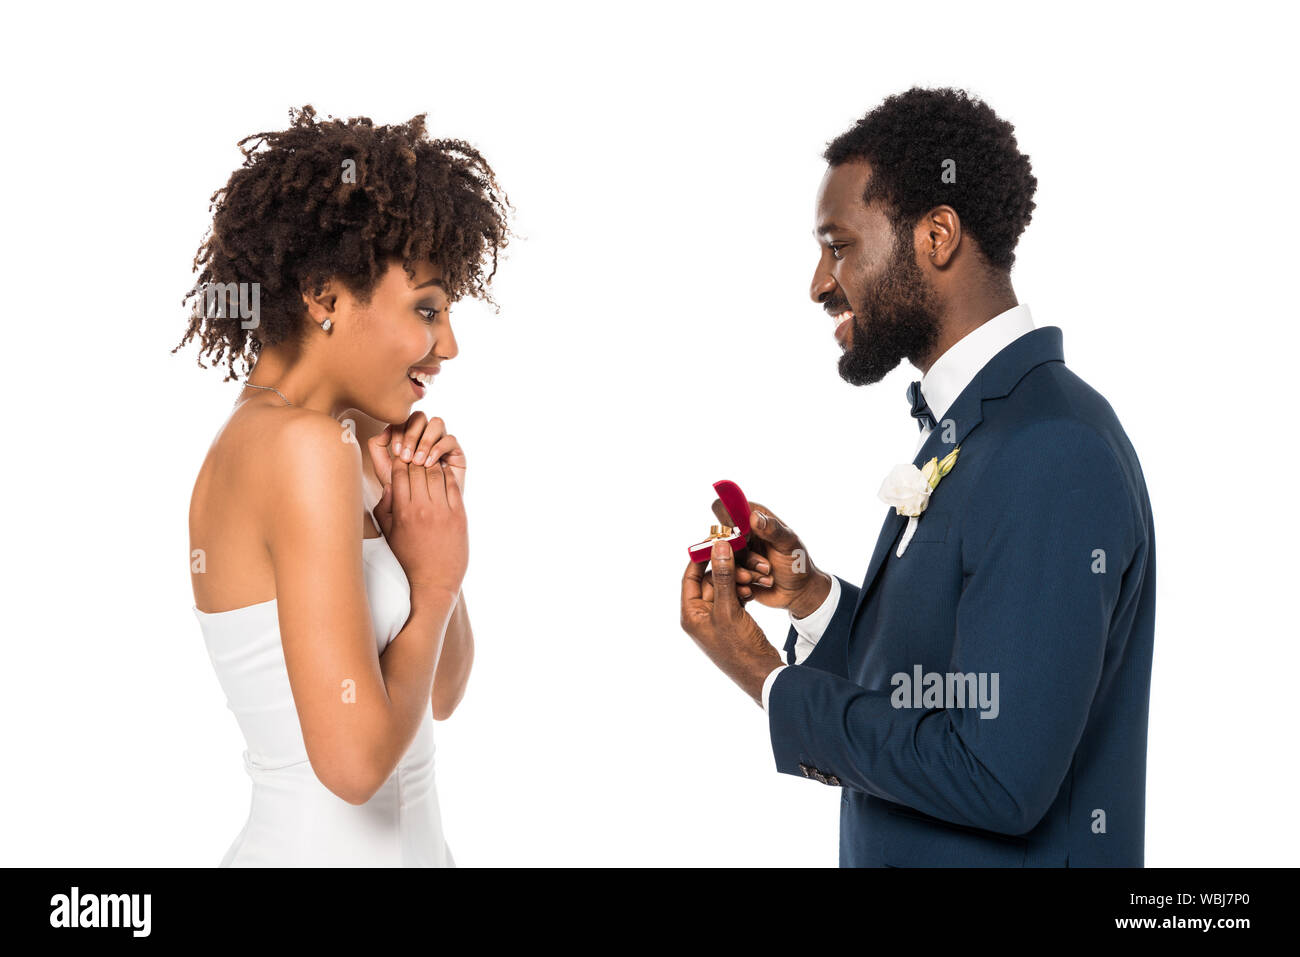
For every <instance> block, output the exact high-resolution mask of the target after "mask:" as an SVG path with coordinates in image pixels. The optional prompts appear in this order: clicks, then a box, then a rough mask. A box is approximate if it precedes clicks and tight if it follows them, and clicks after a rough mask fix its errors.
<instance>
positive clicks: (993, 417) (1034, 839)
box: [768, 326, 1156, 867]
mask: <svg viewBox="0 0 1300 957" xmlns="http://www.w3.org/2000/svg"><path fill="white" fill-rule="evenodd" d="M954 445H959V446H960V450H959V452H958V454H957V462H956V464H955V466H954V467H953V469H952V471H951V472H949V473H948V474H947V475H946V476H944V477H943V479H942V480H941V481H940V483H939V485H938V487H937V488H935V490H934V492H933V493H932V495H931V497H930V501H929V505H928V507H927V509H926V510H925V512H923V513H922V515H921V517H920V519H919V523H918V525H917V527H916V531H915V533H914V535H913V538H912V540H911V542H910V543H909V544H908V546H907V548H906V550H905V551H904V553H903V555H902V557H901V558H900V557H898V556H897V555H896V554H895V550H896V548H897V545H898V542H899V540H900V535H901V533H902V531H903V530H904V528H905V527H906V526H907V519H906V518H905V517H902V516H899V515H897V514H896V512H895V510H894V509H893V508H892V507H891V508H890V509H889V513H888V515H887V516H886V518H885V522H884V525H883V527H882V528H881V530H880V537H879V539H878V540H877V542H876V548H875V552H874V554H873V555H872V556H871V562H870V564H869V566H868V568H867V575H866V579H865V580H864V581H863V583H862V585H861V587H858V586H855V585H853V584H850V583H849V582H847V581H844V580H843V579H840V587H841V589H842V591H841V595H840V603H839V605H838V606H837V608H836V611H835V615H834V618H833V619H832V620H831V623H830V625H829V627H828V628H827V629H826V632H825V633H824V634H823V635H822V637H821V638H820V639H819V640H818V642H817V644H816V646H815V647H814V648H813V650H812V651H811V652H810V653H809V655H808V657H807V658H806V660H805V661H804V662H803V663H802V664H800V665H797V666H795V667H790V668H785V669H783V670H782V671H781V673H780V674H778V675H777V677H776V678H775V680H774V681H773V683H772V687H771V691H770V697H769V700H768V716H769V717H768V723H769V729H770V731H771V738H772V750H773V754H774V756H775V758H776V767H777V770H779V771H782V772H784V773H787V774H796V775H800V776H807V777H812V778H816V779H817V780H820V781H823V782H824V783H828V784H831V785H833V786H838V787H840V788H842V796H841V803H840V854H839V859H840V865H841V866H891V865H892V866H1009V867H1022V866H1049V867H1050V866H1068V867H1080V866H1141V865H1142V863H1143V831H1144V814H1145V791H1146V742H1147V702H1148V697H1149V692H1150V682H1151V649H1152V640H1153V635H1154V629H1155V605H1156V592H1155V587H1156V552H1155V531H1154V527H1153V525H1152V518H1151V504H1150V501H1149V499H1148V498H1147V490H1146V483H1145V480H1144V479H1143V476H1142V469H1141V467H1140V466H1139V464H1138V458H1137V455H1136V454H1135V453H1134V451H1133V447H1132V446H1131V445H1130V444H1129V441H1128V437H1127V436H1126V435H1125V434H1124V430H1123V429H1122V428H1121V427H1120V423H1119V420H1118V419H1117V418H1116V417H1115V413H1114V411H1113V410H1112V409H1111V407H1110V404H1109V403H1108V402H1107V401H1106V400H1105V399H1104V398H1103V397H1102V396H1101V395H1100V394H1099V393H1098V392H1097V391H1096V390H1094V389H1093V388H1092V387H1090V386H1089V385H1088V384H1087V383H1086V382H1084V381H1083V380H1082V379H1080V378H1079V377H1078V376H1076V375H1075V374H1074V373H1073V372H1071V371H1070V370H1069V369H1067V368H1066V366H1065V359H1064V353H1063V351H1062V346H1061V330H1060V329H1059V328H1057V327H1056V326H1045V327H1040V328H1038V329H1034V330H1033V331H1031V332H1028V333H1026V334H1025V335H1023V336H1021V337H1020V338H1019V339H1016V340H1015V341H1014V342H1012V343H1011V344H1010V345H1008V346H1007V347H1006V348H1004V349H1003V350H1002V351H1001V352H999V353H998V354H997V355H996V356H994V357H993V358H992V359H991V360H989V362H988V364H987V365H985V366H984V368H983V369H982V370H981V371H980V372H979V373H978V374H977V375H976V377H975V378H974V379H973V380H972V381H971V382H970V384H969V385H968V386H967V387H966V389H965V390H964V391H963V392H962V393H961V395H959V396H958V397H957V399H956V400H955V401H954V402H953V404H952V407H951V408H950V409H948V410H947V412H946V413H945V415H944V418H943V420H942V421H941V422H940V423H939V425H938V427H937V428H936V429H935V430H934V431H933V432H932V433H931V434H930V436H929V437H928V438H927V440H926V442H925V445H924V446H923V447H922V448H921V451H920V452H919V453H918V454H917V456H916V458H915V460H914V463H913V464H915V465H917V466H922V465H924V463H925V462H927V461H929V459H931V458H932V457H935V456H937V457H938V458H940V459H942V458H943V457H944V456H945V455H946V454H948V453H949V452H950V451H952V448H953V446H954ZM868 491H870V489H869V488H867V487H866V486H864V488H863V493H864V494H865V493H867V492H868ZM795 637H796V636H795V632H794V629H793V628H791V629H790V634H789V637H788V639H787V641H786V654H787V660H789V661H790V662H791V663H793V661H794V652H793V649H794V644H795ZM918 666H919V673H920V674H921V675H925V674H926V673H937V674H939V675H941V676H944V677H943V681H944V684H945V686H946V685H948V683H949V682H948V679H947V675H949V674H952V675H963V676H964V675H975V676H978V675H980V674H983V675H984V676H985V681H986V685H985V688H986V690H988V691H991V690H992V689H993V683H992V682H993V679H992V676H993V675H994V674H996V675H997V686H996V687H997V692H998V693H997V709H996V712H997V713H996V716H995V717H992V716H990V717H982V716H981V715H982V714H985V715H991V714H992V712H993V710H994V709H993V708H992V707H981V706H979V705H978V704H977V702H975V701H972V700H969V699H968V700H967V701H966V702H965V703H964V706H963V703H962V702H961V701H960V700H957V699H954V698H945V697H942V696H936V697H930V698H928V699H921V698H916V697H913V696H912V695H913V694H914V693H913V692H910V691H908V689H907V688H906V687H905V686H903V685H902V684H901V682H900V681H899V679H897V678H895V676H896V675H899V674H905V675H907V676H908V677H909V679H911V678H913V677H914V676H916V675H917V674H918ZM965 680H966V681H968V682H969V680H970V679H969V678H967V679H965ZM976 680H978V678H977V679H976ZM929 682H930V684H933V683H934V680H933V679H929ZM921 684H922V685H925V684H926V681H922V682H921ZM952 687H953V690H954V691H955V690H956V683H955V682H954V683H953V684H952ZM971 687H972V685H970V684H966V685H965V688H967V689H969V688H971ZM942 690H943V689H940V691H939V692H935V694H936V695H939V693H940V692H941V691H942ZM915 693H916V694H919V692H915ZM896 704H902V705H905V706H903V707H896V706H895V705H896Z"/></svg>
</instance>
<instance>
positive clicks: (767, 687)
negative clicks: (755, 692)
mask: <svg viewBox="0 0 1300 957" xmlns="http://www.w3.org/2000/svg"><path fill="white" fill-rule="evenodd" d="M789 667H790V666H789V665H778V666H777V667H775V668H773V669H772V670H771V671H770V672H769V673H768V676H767V677H766V678H764V679H763V713H764V714H766V713H767V699H768V698H770V697H771V696H772V682H773V681H775V680H776V676H777V675H779V674H780V673H781V669H782V668H789Z"/></svg>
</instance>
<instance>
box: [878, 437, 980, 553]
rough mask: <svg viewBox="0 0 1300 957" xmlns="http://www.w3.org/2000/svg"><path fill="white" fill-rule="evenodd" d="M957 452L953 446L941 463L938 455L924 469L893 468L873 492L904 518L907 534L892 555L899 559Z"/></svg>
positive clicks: (905, 465) (954, 459)
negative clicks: (877, 491) (932, 493)
mask: <svg viewBox="0 0 1300 957" xmlns="http://www.w3.org/2000/svg"><path fill="white" fill-rule="evenodd" d="M960 449H961V446H960V445H959V446H957V447H956V448H955V449H953V450H952V451H951V452H949V453H948V454H947V455H945V456H944V457H943V461H940V460H939V458H938V456H936V457H934V458H932V459H930V461H928V462H926V463H925V467H924V468H919V469H918V468H917V467H916V466H915V465H912V464H911V463H910V462H905V463H903V464H902V465H895V466H894V467H893V468H892V469H890V471H889V474H888V475H886V476H885V481H884V482H882V483H881V485H880V491H879V493H877V494H878V495H879V496H880V500H881V501H882V502H884V503H885V504H886V505H892V506H894V508H895V509H896V510H897V511H898V514H899V515H906V516H908V522H907V531H906V532H904V533H903V540H902V541H900V542H899V543H898V551H897V552H896V553H895V554H896V555H897V556H898V557H899V558H902V557H903V552H904V551H906V550H907V543H908V542H910V541H911V540H912V533H913V532H915V531H916V524H917V521H918V519H919V518H920V515H921V513H922V512H924V511H925V510H926V508H927V507H928V506H929V504H930V493H931V492H933V491H934V490H935V488H937V487H938V485H939V480H940V479H941V478H943V477H944V476H945V475H947V474H948V473H949V472H951V471H952V467H953V466H954V465H956V464H957V452H958V451H959V450H960Z"/></svg>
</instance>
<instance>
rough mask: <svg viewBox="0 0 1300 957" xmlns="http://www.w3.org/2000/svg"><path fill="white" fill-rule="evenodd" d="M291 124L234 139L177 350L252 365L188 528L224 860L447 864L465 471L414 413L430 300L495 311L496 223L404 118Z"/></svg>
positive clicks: (482, 183)
mask: <svg viewBox="0 0 1300 957" xmlns="http://www.w3.org/2000/svg"><path fill="white" fill-rule="evenodd" d="M290 117H291V120H292V123H291V126H290V128H289V129H287V130H284V131H281V132H273V133H259V134H256V135H255V136H250V137H246V138H245V139H244V140H241V141H240V144H239V145H240V149H241V151H242V152H243V153H244V157H245V159H244V165H243V167H242V168H240V169H238V170H236V171H235V172H234V173H233V174H232V175H231V177H230V181H229V183H228V184H227V185H226V187H225V188H224V189H223V190H219V191H218V192H217V193H216V194H214V196H213V200H214V204H215V205H214V207H213V208H214V209H215V210H216V212H215V215H214V218H213V222H212V227H211V231H210V234H209V235H208V236H207V237H205V239H204V242H203V243H202V244H201V245H200V247H199V252H198V255H197V256H196V257H195V262H194V264H195V268H196V270H199V269H201V273H200V276H199V280H198V282H197V283H196V285H195V287H194V288H193V289H191V290H190V293H189V295H188V296H187V301H188V300H191V299H192V300H193V301H194V305H193V308H192V312H191V316H190V325H189V329H188V331H187V333H186V335H185V336H184V338H183V339H182V340H181V342H180V344H179V345H178V346H177V347H176V348H177V349H179V348H181V346H183V345H185V344H186V343H187V342H188V341H189V340H190V339H191V338H197V339H198V341H199V344H200V346H201V349H200V354H199V360H198V361H199V365H200V366H201V367H203V356H205V355H207V356H213V357H214V358H215V360H216V361H217V362H220V361H222V360H223V359H225V360H226V361H227V362H228V363H229V365H230V373H229V374H228V375H227V376H226V379H227V380H229V379H232V378H236V372H235V364H236V360H242V362H243V363H244V364H245V366H246V367H249V366H251V372H249V373H248V375H247V381H246V383H245V385H244V386H243V388H242V389H241V391H240V393H239V395H238V396H237V397H236V401H235V406H234V409H233V411H232V412H231V414H230V417H229V419H228V420H227V421H226V423H225V424H224V425H223V426H222V428H221V430H220V431H219V432H218V433H217V436H216V438H215V440H214V441H213V443H212V447H211V449H210V450H209V452H208V455H207V457H206V459H205V460H204V462H203V466H202V468H201V469H200V470H199V475H198V479H197V481H196V482H195V485H194V493H193V497H192V499H191V504H190V517H189V522H190V541H191V550H192V551H191V558H192V565H191V567H192V571H193V575H192V578H193V586H194V599H195V606H194V612H195V615H196V616H197V618H198V621H199V625H200V628H201V630H202V633H203V637H204V641H205V642H206V644H207V649H208V653H209V655H210V657H211V659H212V663H213V666H214V667H215V669H216V672H217V677H218V679H219V680H220V682H221V686H222V689H223V690H224V692H225V694H226V698H227V703H228V707H229V708H230V709H231V710H232V711H233V712H234V713H235V717H236V718H237V719H238V721H239V725H240V729H241V730H242V732H243V734H244V738H245V742H246V744H247V749H246V750H245V752H244V765H245V768H246V770H247V772H248V774H249V776H250V777H251V778H252V781H253V793H252V806H251V809H250V812H249V816H248V820H247V823H246V824H245V826H244V828H243V830H242V831H241V832H240V834H239V835H238V836H237V837H236V838H235V840H234V842H233V843H232V844H231V846H230V849H229V850H228V851H227V853H226V855H225V857H224V858H223V859H222V861H221V866H223V867H224V866H295V865H297V866H303V865H307V866H322V865H323V866H330V865H358V866H416V867H418V866H454V864H455V862H454V860H453V858H452V854H451V851H450V849H449V847H448V845H447V842H446V840H445V838H444V836H443V832H442V822H441V815H440V812H439V807H438V798H437V792H436V789H435V786H434V773H433V755H434V742H433V719H434V718H437V719H439V720H443V719H446V718H447V717H448V716H449V715H450V714H451V713H452V711H453V710H454V709H455V708H456V706H457V704H458V703H459V701H460V700H461V696H462V695H463V694H464V690H465V684H466V681H467V679H468V676H469V670H470V665H471V662H472V658H473V637H472V633H471V631H470V625H469V617H468V614H467V613H466V610H465V600H464V597H463V596H462V595H461V593H460V586H461V580H462V578H463V576H464V573H465V567H466V563H467V560H468V539H467V535H466V519H465V507H464V502H463V499H462V497H461V490H462V488H463V484H464V474H465V455H464V452H463V451H462V450H461V448H460V445H459V443H458V442H457V441H456V439H455V437H454V436H453V435H450V434H448V433H447V432H446V430H445V428H444V425H443V423H442V421H441V420H440V419H437V418H434V419H426V417H425V416H424V415H423V414H422V413H418V412H417V413H415V414H411V406H412V403H414V402H415V401H416V400H417V399H418V398H420V397H422V396H423V395H424V391H425V389H426V388H428V387H429V386H431V385H432V382H433V376H434V375H436V374H437V372H438V371H439V367H440V365H441V364H442V363H443V362H445V361H447V360H448V359H451V358H454V357H455V356H456V352H457V349H456V340H455V337H454V336H453V335H452V330H451V323H450V318H449V314H448V309H449V305H450V303H452V302H454V301H456V300H458V299H459V298H461V297H462V296H464V295H466V294H469V295H471V296H474V297H476V298H481V299H484V300H485V301H488V302H491V301H492V300H491V297H490V295H489V294H488V292H487V285H488V283H489V282H490V281H491V279H492V277H493V275H495V273H496V263H497V254H498V252H499V250H501V249H502V248H504V247H505V246H506V244H507V236H508V233H509V229H508V226H507V223H506V210H507V208H510V207H509V203H508V201H507V200H506V197H505V195H504V193H502V192H501V191H500V190H499V188H498V186H497V183H496V178H495V175H494V174H493V172H492V169H491V168H490V167H489V166H488V164H487V162H486V161H485V160H484V159H483V157H482V156H480V155H479V153H478V152H477V151H476V150H475V149H473V148H472V147H470V146H469V145H468V144H466V143H464V142H462V141H459V140H436V141H430V140H429V139H427V138H426V137H425V130H424V114H420V115H419V116H416V117H415V118H413V119H412V120H411V121H409V122H408V123H405V124H402V125H399V126H374V125H373V124H372V123H371V121H370V120H369V119H366V118H364V117H359V118H354V119H350V120H348V121H346V122H343V121H341V120H334V119H332V118H331V119H330V120H329V121H318V120H317V119H316V115H315V111H314V110H313V109H312V108H311V107H310V106H306V107H304V108H303V109H302V110H300V111H291V113H290ZM251 140H256V141H257V142H256V143H254V144H253V145H252V146H249V147H247V148H245V145H244V144H246V143H248V142H249V141H251ZM262 147H266V148H265V149H263V148H262ZM489 258H490V260H491V271H487V272H486V275H485V271H486V270H485V266H486V264H487V261H488V259H489ZM172 351H173V352H175V351H176V350H175V349H173V350H172ZM385 423H388V424H387V425H385ZM363 445H364V446H365V448H364V449H363V448H362V446H363Z"/></svg>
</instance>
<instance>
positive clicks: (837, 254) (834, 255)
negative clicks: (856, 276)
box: [830, 243, 848, 262]
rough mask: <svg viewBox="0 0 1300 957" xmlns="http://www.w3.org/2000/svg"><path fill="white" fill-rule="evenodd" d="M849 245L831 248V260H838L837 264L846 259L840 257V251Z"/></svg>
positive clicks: (836, 245) (840, 244) (843, 244)
mask: <svg viewBox="0 0 1300 957" xmlns="http://www.w3.org/2000/svg"><path fill="white" fill-rule="evenodd" d="M847 245H848V243H838V244H835V245H832V246H831V247H830V250H831V258H832V259H834V260H836V261H837V262H838V261H840V260H842V259H843V258H844V257H842V256H841V255H840V250H841V249H842V248H844V247H845V246H847Z"/></svg>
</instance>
